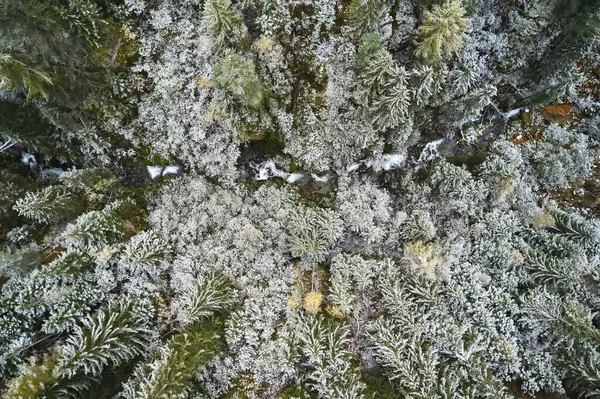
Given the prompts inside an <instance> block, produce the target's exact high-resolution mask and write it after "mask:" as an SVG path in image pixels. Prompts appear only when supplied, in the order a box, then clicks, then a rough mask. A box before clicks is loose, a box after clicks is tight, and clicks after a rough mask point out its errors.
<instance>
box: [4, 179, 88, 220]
mask: <svg viewBox="0 0 600 399" xmlns="http://www.w3.org/2000/svg"><path fill="white" fill-rule="evenodd" d="M14 209H15V210H16V211H17V212H18V213H19V215H22V216H25V217H27V218H28V219H32V220H35V221H37V222H40V223H51V222H58V221H61V220H68V219H69V218H71V217H73V216H75V215H77V213H78V212H80V211H81V210H82V203H81V200H80V199H79V198H78V196H77V195H75V194H74V193H73V192H71V191H69V190H68V189H65V188H63V187H60V186H48V187H46V188H44V189H43V190H41V191H38V192H34V193H27V194H26V195H25V197H22V198H20V199H19V200H17V202H16V203H15V206H14Z"/></svg>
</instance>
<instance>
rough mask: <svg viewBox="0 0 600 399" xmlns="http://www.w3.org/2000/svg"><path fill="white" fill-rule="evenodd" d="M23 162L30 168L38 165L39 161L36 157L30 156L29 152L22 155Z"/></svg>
mask: <svg viewBox="0 0 600 399" xmlns="http://www.w3.org/2000/svg"><path fill="white" fill-rule="evenodd" d="M21 162H23V163H24V164H25V165H29V166H35V165H37V160H36V159H35V155H33V154H30V153H28V152H24V153H23V154H22V155H21Z"/></svg>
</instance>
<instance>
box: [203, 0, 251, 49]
mask: <svg viewBox="0 0 600 399" xmlns="http://www.w3.org/2000/svg"><path fill="white" fill-rule="evenodd" d="M202 24H203V26H204V28H205V29H206V30H207V31H208V32H210V33H211V34H212V37H213V40H214V47H215V49H216V51H217V52H219V51H221V50H223V48H224V47H229V48H237V47H238V46H241V44H242V42H243V41H244V39H245V37H246V34H247V32H246V31H247V29H246V26H245V25H244V18H243V16H242V13H241V12H240V11H239V10H238V9H237V8H236V6H235V5H234V4H232V3H231V1H230V0H207V1H205V2H204V9H203V15H202Z"/></svg>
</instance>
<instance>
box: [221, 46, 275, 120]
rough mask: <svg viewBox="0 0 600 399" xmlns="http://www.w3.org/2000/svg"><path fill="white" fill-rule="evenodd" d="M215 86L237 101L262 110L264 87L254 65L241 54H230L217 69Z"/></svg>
mask: <svg viewBox="0 0 600 399" xmlns="http://www.w3.org/2000/svg"><path fill="white" fill-rule="evenodd" d="M213 79H214V85H215V87H216V88H217V89H220V90H223V91H225V92H227V93H229V94H230V95H231V96H232V97H233V98H234V99H235V100H236V101H239V102H240V103H242V104H243V105H245V106H248V107H250V108H253V109H257V110H258V109H261V107H262V105H263V100H264V89H265V88H264V85H263V83H262V82H261V80H260V78H259V77H258V74H257V73H256V70H255V67H254V63H253V62H252V61H251V60H249V59H248V58H245V57H243V56H241V55H239V54H236V53H229V54H227V55H226V56H225V58H223V60H222V61H221V63H220V64H219V65H218V66H217V67H216V68H215V70H214V74H213Z"/></svg>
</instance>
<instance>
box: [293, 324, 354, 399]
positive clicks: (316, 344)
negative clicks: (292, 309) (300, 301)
mask: <svg viewBox="0 0 600 399" xmlns="http://www.w3.org/2000/svg"><path fill="white" fill-rule="evenodd" d="M298 338H299V339H300V342H302V343H303V346H302V352H303V353H304V355H305V356H306V359H307V361H306V366H308V368H309V372H308V380H309V385H310V386H311V388H312V389H313V390H314V391H315V392H316V393H317V394H318V396H319V397H323V398H356V399H361V398H364V397H365V396H364V394H363V391H364V389H365V384H364V383H363V382H362V381H360V373H359V371H358V369H357V368H356V367H355V366H354V364H353V363H352V355H351V353H350V352H349V351H348V350H347V345H348V343H349V341H350V337H349V329H348V327H347V326H345V325H343V324H340V323H339V322H337V321H333V320H329V319H324V318H323V317H321V316H306V317H303V318H301V319H300V324H299V326H298Z"/></svg>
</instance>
